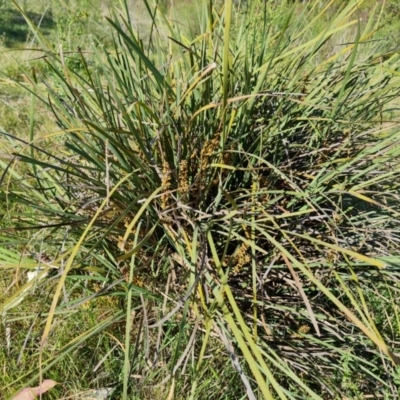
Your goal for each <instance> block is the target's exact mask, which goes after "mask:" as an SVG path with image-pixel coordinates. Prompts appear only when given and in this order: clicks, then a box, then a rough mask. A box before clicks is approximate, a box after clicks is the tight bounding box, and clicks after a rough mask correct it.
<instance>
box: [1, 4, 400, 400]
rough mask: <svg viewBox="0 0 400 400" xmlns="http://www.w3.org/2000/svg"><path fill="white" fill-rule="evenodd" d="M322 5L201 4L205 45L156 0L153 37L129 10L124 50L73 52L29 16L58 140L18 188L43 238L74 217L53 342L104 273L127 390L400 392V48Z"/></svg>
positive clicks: (119, 29)
mask: <svg viewBox="0 0 400 400" xmlns="http://www.w3.org/2000/svg"><path fill="white" fill-rule="evenodd" d="M320 3H321V2H320V1H318V2H310V4H309V5H307V6H304V7H303V8H302V10H303V11H302V12H301V13H300V12H299V11H298V9H296V10H297V11H293V10H292V11H288V10H289V7H288V6H286V5H285V4H284V2H282V4H280V5H274V4H272V3H271V2H264V1H252V2H248V3H246V4H245V3H244V2H242V4H239V5H235V4H233V2H232V1H231V0H230V1H229V0H226V1H225V2H224V3H223V4H222V3H221V4H220V5H219V4H217V3H214V2H213V1H211V0H210V1H205V0H204V1H199V3H198V21H197V20H195V19H194V20H193V21H191V22H190V23H192V22H193V23H196V24H199V30H200V34H198V35H196V36H195V37H190V36H188V34H187V30H185V29H184V27H182V24H181V23H180V22H179V21H178V20H177V19H176V18H175V17H174V15H173V13H172V11H171V14H165V13H163V11H162V10H160V8H159V7H157V6H155V7H153V6H152V5H151V4H148V3H147V1H146V5H147V7H148V11H149V15H150V17H151V22H152V23H151V25H150V27H149V32H145V35H144V36H141V35H140V32H136V31H135V29H134V28H133V24H132V22H131V15H130V12H129V4H128V3H127V2H122V5H121V9H118V8H117V9H116V10H115V12H114V14H113V15H112V17H110V18H107V21H108V23H109V24H110V25H111V27H112V32H113V33H112V41H111V43H112V45H111V46H106V45H103V44H102V42H101V40H96V39H93V45H92V47H91V48H90V49H87V50H83V49H77V51H76V52H73V53H64V52H63V51H62V49H60V48H57V47H56V46H55V45H54V43H48V42H47V40H46V39H45V38H44V37H43V36H42V35H41V33H40V31H39V30H38V29H36V27H35V26H33V24H31V23H30V21H29V19H28V18H27V16H26V15H25V17H26V18H27V21H28V23H30V24H31V28H32V31H33V32H34V33H35V35H36V38H37V41H38V43H39V44H40V46H41V50H42V51H43V55H44V58H43V62H45V63H46V64H47V74H46V75H39V74H36V73H35V71H34V70H33V74H31V75H30V85H29V86H28V89H29V90H31V91H32V93H34V94H35V96H37V98H39V99H40V100H41V101H43V102H44V103H45V104H46V105H47V106H48V107H49V108H50V109H51V110H52V113H53V115H54V118H55V120H56V121H57V123H58V125H59V127H60V129H61V132H62V134H61V133H58V135H59V139H60V143H61V144H62V147H59V148H58V149H57V151H52V149H46V148H44V147H43V146H41V142H40V140H39V139H40V138H33V140H32V142H31V146H30V149H29V146H28V151H21V152H20V153H19V154H18V161H15V163H18V164H21V163H22V164H24V165H25V169H24V171H27V170H29V172H26V173H24V175H23V176H21V177H18V176H17V175H16V172H13V171H15V168H11V167H10V168H8V169H7V170H6V171H5V172H4V175H3V182H4V179H8V180H9V181H10V182H11V183H12V185H11V187H13V188H14V187H15V188H16V189H15V191H13V192H11V193H9V195H8V201H13V202H17V203H18V202H20V203H23V204H29V206H30V207H32V209H34V210H36V211H37V214H36V215H37V220H36V222H34V221H31V222H30V226H32V225H35V224H36V228H37V226H38V225H43V226H44V227H43V229H47V230H48V231H49V233H50V232H51V235H49V236H52V237H53V238H54V237H55V236H57V235H58V236H57V237H61V236H62V235H63V232H65V229H66V227H68V241H67V242H66V247H67V248H64V249H63V252H62V253H61V251H60V249H57V248H54V246H53V251H54V253H55V254H56V255H57V256H56V257H57V258H56V261H58V262H61V261H63V269H62V270H60V271H59V275H58V276H57V278H56V279H57V284H56V286H55V287H54V288H53V289H52V290H54V293H53V294H52V302H51V306H50V308H49V312H48V314H47V316H46V317H45V326H44V330H43V334H42V341H41V343H42V347H43V346H44V348H45V346H46V343H47V341H48V340H49V335H50V336H51V335H56V334H57V332H56V331H54V332H52V330H51V326H52V322H53V320H54V318H55V313H56V312H57V310H60V309H62V308H63V302H64V301H65V300H63V296H62V295H61V294H62V288H63V287H64V285H65V283H66V282H69V280H67V277H68V276H70V275H71V274H72V275H74V276H75V275H81V276H85V279H87V280H88V281H90V280H91V279H99V277H100V278H104V279H105V282H106V283H107V285H108V286H107V287H108V292H107V293H108V295H109V296H113V295H115V296H118V299H119V301H120V302H121V304H122V305H123V310H124V312H123V314H121V313H120V314H118V316H117V317H116V318H117V319H118V321H119V322H121V321H123V323H124V324H125V325H124V326H125V331H124V332H123V333H121V335H122V336H123V337H124V340H125V345H124V355H123V358H124V362H123V367H121V368H122V373H121V386H120V387H119V389H118V390H120V392H119V393H121V398H128V397H127V396H128V394H129V393H131V394H132V393H133V394H134V395H137V396H139V397H140V396H144V393H146V390H147V393H150V392H149V390H153V389H154V388H151V389H150V388H149V386H148V385H150V380H151V381H152V382H153V383H154V381H155V380H157V382H158V383H160V382H161V383H162V385H161V386H163V387H168V390H169V392H168V393H175V396H177V398H178V397H180V396H183V397H184V398H204V396H208V397H212V398H222V397H225V398H240V397H241V396H247V397H248V398H251V399H255V398H266V399H272V398H279V399H294V398H297V399H299V398H312V399H327V398H336V397H337V398H343V396H350V397H351V396H364V395H369V396H370V395H379V396H383V395H389V396H395V397H396V396H397V394H396V393H397V392H396V390H397V389H396V385H395V383H394V382H395V376H396V373H397V372H396V368H398V367H397V365H398V364H399V362H400V359H399V356H397V355H396V351H397V352H398V351H399V350H398V348H396V347H397V346H398V338H399V329H400V325H399V322H398V318H397V317H398V314H397V308H396V307H397V306H396V305H395V301H394V299H395V298H396V296H397V294H396V293H397V291H398V279H399V258H398V253H399V251H398V249H399V247H398V239H399V235H398V234H399V232H398V230H399V212H400V207H399V204H400V203H399V184H398V182H400V176H399V165H398V155H399V151H400V146H399V137H400V136H399V132H398V125H397V124H396V122H395V119H396V111H395V110H394V106H393V104H394V100H395V99H396V97H398V96H399V92H400V86H399V77H398V76H399V57H398V55H397V53H396V52H393V53H386V54H381V53H380V52H379V44H377V43H379V42H374V41H371V38H372V37H373V35H374V32H375V29H376V27H377V26H379V13H378V10H376V11H377V12H376V13H374V12H373V11H372V10H371V12H370V16H369V18H370V20H369V21H368V22H367V23H365V22H364V21H361V20H360V18H359V13H360V7H361V3H362V1H348V2H339V1H338V2H335V1H333V2H330V3H329V4H328V3H327V4H326V5H324V6H320ZM318 7H320V8H318ZM21 12H23V11H21ZM349 36H350V37H351V40H346V42H342V41H341V40H342V38H343V37H349ZM70 59H74V62H73V63H70V62H69V60H70ZM69 65H73V68H72V67H69ZM77 65H79V68H77ZM61 148H62V150H61ZM13 174H14V175H13ZM5 177H7V178H5ZM21 185H24V186H23V187H24V190H23V191H21V190H20V189H19V188H20V187H22V186H21ZM44 221H45V222H44ZM24 226H26V225H24ZM89 266H91V267H93V268H85V267H89ZM71 290H72V289H71ZM77 301H78V300H77ZM79 301H81V300H79ZM88 301H89V300H88ZM150 305H151V306H150ZM133 310H135V312H133ZM139 321H140V322H139ZM101 324H103V321H99V327H98V328H99V329H97V330H96V333H93V334H100V332H102V331H104V330H107V329H109V327H110V325H109V324H107V323H104V324H103V325H101ZM138 324H139V325H140V328H135V326H138ZM100 328H101V329H100ZM138 329H139V330H138ZM84 340H86V336H85V335H83V336H82V337H80V342H79V343H83V342H84ZM215 349H218V350H217V351H216V350H215ZM65 351H66V350H65ZM63 354H64V353H63V352H61V353H60V354H59V355H58V356H57V357H59V358H61V357H62V356H63ZM42 359H43V360H44V361H43V362H44V364H43V365H42V368H45V367H46V365H48V364H49V363H51V362H53V361H54V360H45V357H44V355H43V358H42ZM46 363H47V364H46ZM149 365H151V368H149ZM212 370H214V371H221V372H220V373H219V374H215V373H212V372H211V371H212ZM151 371H152V372H151ZM154 371H156V372H154ZM397 371H398V370H397ZM152 374H153V375H152ZM132 375H135V376H136V375H140V376H141V377H142V379H143V381H142V382H144V383H143V384H142V386H140V385H139V386H137V385H135V384H134V382H133V381H132V378H131V376H132ZM150 377H151V379H150ZM232 377H233V378H232ZM211 378H212V381H215V380H217V381H218V384H217V385H215V382H214V384H213V385H211V383H210V382H211V380H209V379H211ZM233 381H234V382H235V384H231V383H230V382H233ZM204 382H209V383H210V386H207V385H204V384H203V383H204ZM238 382H241V383H242V385H239V384H238ZM146 385H147V386H146ZM152 386H154V385H152ZM221 388H224V389H223V391H224V392H223V393H222V392H221ZM154 390H155V389H154ZM151 393H153V392H151ZM154 393H155V392H154ZM221 396H222V397H221ZM395 397H393V398H395ZM171 398H172V397H171Z"/></svg>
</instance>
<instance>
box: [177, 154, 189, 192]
mask: <svg viewBox="0 0 400 400" xmlns="http://www.w3.org/2000/svg"><path fill="white" fill-rule="evenodd" d="M179 188H180V191H181V193H182V195H184V194H185V193H187V192H188V191H189V178H188V162H187V160H182V161H181V162H180V163H179Z"/></svg>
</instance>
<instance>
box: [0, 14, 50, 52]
mask: <svg viewBox="0 0 400 400" xmlns="http://www.w3.org/2000/svg"><path fill="white" fill-rule="evenodd" d="M27 15H28V17H29V18H30V19H31V20H32V21H33V22H34V23H35V25H40V27H41V29H42V31H43V33H49V32H50V31H51V30H52V29H54V28H55V26H56V22H55V20H54V18H53V15H52V13H51V11H50V10H47V12H44V13H38V12H33V11H27ZM0 35H1V37H2V40H3V43H4V45H5V46H6V47H15V46H21V45H23V44H24V43H25V42H26V41H27V39H28V38H29V36H30V35H31V32H30V30H29V27H28V25H27V24H26V22H25V19H24V17H23V16H22V15H21V13H20V12H19V11H18V10H16V9H12V8H5V9H3V10H1V12H0Z"/></svg>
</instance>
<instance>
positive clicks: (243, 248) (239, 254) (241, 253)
mask: <svg viewBox="0 0 400 400" xmlns="http://www.w3.org/2000/svg"><path fill="white" fill-rule="evenodd" d="M248 248H249V245H248V244H246V243H242V244H241V245H240V247H239V249H238V250H237V251H236V253H235V254H233V255H232V256H228V257H227V258H226V259H225V261H224V263H223V265H224V267H228V266H229V265H232V266H234V268H233V271H232V272H233V274H234V275H236V274H238V273H239V272H240V271H241V269H242V268H243V266H245V265H246V264H248V263H249V262H250V261H251V257H250V255H249V254H248V253H247V250H248Z"/></svg>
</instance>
